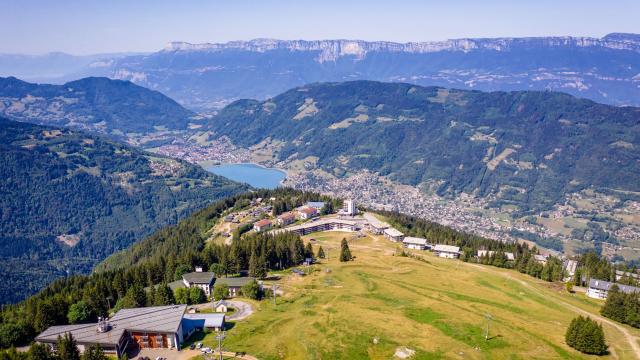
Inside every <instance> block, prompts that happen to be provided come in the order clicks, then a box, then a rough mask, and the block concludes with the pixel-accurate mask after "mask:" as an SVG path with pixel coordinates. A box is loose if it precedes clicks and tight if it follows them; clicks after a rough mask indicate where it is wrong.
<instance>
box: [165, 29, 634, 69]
mask: <svg viewBox="0 0 640 360" xmlns="http://www.w3.org/2000/svg"><path fill="white" fill-rule="evenodd" d="M545 47H546V48H552V47H600V48H609V49H616V50H629V51H634V52H640V36H638V35H635V34H621V33H614V34H609V35H607V36H605V37H603V38H599V39H598V38H590V37H570V36H565V37H531V38H495V39H452V40H445V41H430V42H409V43H395V42H387V41H372V42H370V41H362V40H313V41H306V40H275V39H254V40H250V41H230V42H227V43H204V44H190V43H187V42H171V43H169V44H167V45H166V46H165V48H164V49H163V51H165V52H175V51H222V50H230V49H235V50H244V51H250V52H267V51H272V50H290V51H313V52H319V54H318V56H317V57H316V61H318V62H320V63H322V62H325V61H335V60H337V59H338V58H339V57H342V56H356V57H357V58H361V59H362V58H364V57H365V56H366V54H367V53H370V52H394V53H410V54H424V53H433V52H439V51H462V52H469V51H474V50H494V51H508V50H510V49H513V48H545Z"/></svg>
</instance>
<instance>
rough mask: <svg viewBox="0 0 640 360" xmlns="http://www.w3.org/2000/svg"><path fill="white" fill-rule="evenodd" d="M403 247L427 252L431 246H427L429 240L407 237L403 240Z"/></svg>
mask: <svg viewBox="0 0 640 360" xmlns="http://www.w3.org/2000/svg"><path fill="white" fill-rule="evenodd" d="M402 246H403V247H405V248H407V249H415V250H426V249H428V248H429V247H430V246H429V244H427V239H423V238H418V237H411V236H407V237H405V238H404V240H402Z"/></svg>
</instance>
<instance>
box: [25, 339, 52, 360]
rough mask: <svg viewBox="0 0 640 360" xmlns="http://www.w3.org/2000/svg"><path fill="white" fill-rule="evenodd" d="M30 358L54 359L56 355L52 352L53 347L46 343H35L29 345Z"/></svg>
mask: <svg viewBox="0 0 640 360" xmlns="http://www.w3.org/2000/svg"><path fill="white" fill-rule="evenodd" d="M27 359H29V360H54V359H55V356H54V355H53V353H52V352H51V347H50V346H49V345H46V344H40V343H33V344H32V345H31V347H29V352H28V354H27Z"/></svg>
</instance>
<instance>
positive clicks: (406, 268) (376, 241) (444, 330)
mask: <svg viewBox="0 0 640 360" xmlns="http://www.w3.org/2000/svg"><path fill="white" fill-rule="evenodd" d="M351 236H352V234H350V233H339V232H329V233H316V234H311V235H310V236H306V237H305V241H308V240H309V239H310V238H314V239H315V240H316V241H314V242H313V244H314V249H315V250H317V247H318V245H322V246H323V248H324V249H325V251H327V250H329V255H330V259H329V260H325V261H324V262H323V263H322V264H319V265H316V266H314V267H313V268H314V270H315V271H314V272H313V273H312V274H311V275H309V276H306V277H302V278H301V277H297V276H295V275H291V274H288V273H283V274H282V275H283V277H282V279H281V280H280V281H279V282H278V283H279V284H281V285H282V288H283V290H284V291H285V295H284V297H282V298H278V304H277V306H275V307H274V306H273V303H272V301H263V302H261V303H260V304H259V305H258V306H257V309H256V312H255V313H254V315H252V316H251V317H250V318H248V319H246V320H244V321H240V322H237V323H235V324H232V328H231V329H230V330H229V331H228V332H227V338H226V340H225V342H224V348H225V349H228V350H232V351H246V352H247V353H248V354H252V355H254V356H257V357H258V358H260V359H368V358H372V359H390V358H393V356H394V353H395V352H396V350H397V349H398V348H402V347H405V346H406V347H408V348H410V349H412V350H415V351H416V353H415V355H414V357H413V358H414V359H441V358H442V359H556V358H560V359H580V358H589V357H587V356H584V355H582V354H580V353H578V352H576V351H574V350H572V349H571V348H569V347H568V346H566V345H565V344H564V332H565V330H566V328H567V325H568V324H569V322H570V321H571V319H572V318H573V317H575V316H577V315H578V314H579V312H580V311H586V312H589V313H592V314H593V315H594V316H597V313H598V310H599V307H600V303H599V302H597V301H595V300H591V299H587V298H586V297H585V295H584V294H583V293H576V294H573V295H570V294H567V293H566V292H565V291H564V290H563V288H562V286H560V285H557V284H549V283H546V282H542V281H539V280H536V279H533V278H531V277H528V276H526V275H522V274H519V273H517V272H515V271H511V270H504V269H498V268H494V267H489V266H481V265H475V264H468V263H463V262H461V261H455V260H445V259H440V258H436V257H434V256H433V255H431V254H430V253H425V254H424V259H423V260H417V259H414V258H410V257H401V256H398V255H394V253H395V252H396V246H395V244H392V243H390V242H388V241H387V240H385V239H383V238H381V237H372V236H368V237H366V238H362V239H357V240H352V241H350V247H351V251H352V253H353V254H354V255H355V256H356V259H355V260H354V261H352V262H349V263H340V262H338V261H337V258H338V251H339V250H338V249H339V241H340V239H342V238H343V237H346V238H347V239H350V238H351ZM486 314H490V315H491V317H492V321H491V324H490V331H489V340H488V341H485V339H484V331H485V327H486V324H487V320H486ZM604 327H605V333H606V337H607V341H608V343H609V344H610V352H611V353H610V355H609V356H608V357H606V358H614V359H615V358H617V359H635V358H638V355H637V354H635V355H634V353H633V350H632V349H631V345H630V344H629V338H630V337H631V338H632V339H633V341H636V342H637V341H638V336H639V335H640V331H638V330H636V329H631V328H628V327H624V328H623V329H626V332H627V336H625V335H624V334H623V333H622V332H621V330H619V329H618V328H617V327H614V326H613V325H610V324H604ZM634 337H635V338H634ZM214 341H215V340H214V339H213V335H212V334H209V335H207V337H206V338H205V340H204V342H205V343H206V344H207V345H209V346H212V347H213V345H214ZM594 358H595V357H594Z"/></svg>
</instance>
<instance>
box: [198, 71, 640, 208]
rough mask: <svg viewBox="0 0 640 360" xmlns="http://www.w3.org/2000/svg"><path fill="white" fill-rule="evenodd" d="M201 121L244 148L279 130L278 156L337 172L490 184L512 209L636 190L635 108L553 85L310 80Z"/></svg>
mask: <svg viewBox="0 0 640 360" xmlns="http://www.w3.org/2000/svg"><path fill="white" fill-rule="evenodd" d="M304 114H306V115H307V116H302V115H304ZM211 128H212V130H214V131H215V132H216V134H217V135H219V136H222V135H225V136H229V137H230V138H231V140H232V141H233V142H234V143H236V144H239V145H241V146H245V147H248V146H251V145H254V144H256V143H259V142H261V141H263V140H265V139H271V140H273V141H282V142H284V145H283V146H282V147H281V148H280V149H279V152H278V153H277V156H278V159H280V160H284V159H287V158H289V157H290V156H292V155H294V158H297V159H304V158H306V157H308V156H315V157H317V158H318V164H317V165H318V166H319V167H321V168H323V169H325V170H327V171H329V172H331V173H333V174H336V175H338V176H342V175H345V174H347V175H348V174H349V173H350V172H353V171H356V170H360V169H369V170H371V171H375V172H379V173H380V174H382V175H389V176H390V177H391V178H393V179H395V180H397V181H399V182H401V183H405V184H411V185H419V184H426V186H427V190H428V191H435V192H436V193H438V194H440V195H456V194H458V193H460V192H467V193H474V194H477V195H479V196H489V195H495V196H496V197H495V199H494V200H493V205H496V206H498V205H509V204H512V205H517V206H518V208H519V213H520V214H527V213H536V212H537V211H538V210H540V209H545V208H549V207H550V206H552V205H553V204H555V203H558V202H563V200H564V195H565V194H567V193H572V192H576V191H580V190H582V189H585V188H589V187H595V188H597V189H600V190H603V191H607V189H622V190H630V191H640V182H638V181H630V180H629V179H637V178H638V176H639V175H640V167H639V166H638V159H640V147H638V146H634V144H638V143H640V108H633V107H614V106H607V105H602V104H597V103H594V102H592V101H589V100H584V99H578V98H575V97H572V96H570V95H567V94H563V93H557V92H537V91H513V92H490V93H487V92H479V91H466V90H453V89H443V88H437V87H421V86H416V85H410V84H402V83H380V82H372V81H354V82H344V83H320V84H311V85H306V86H303V87H300V88H295V89H292V90H290V91H287V92H285V93H283V94H281V95H278V96H276V97H274V98H272V99H268V100H265V101H256V100H240V101H237V102H235V103H232V104H231V105H229V106H227V107H225V108H224V109H223V110H221V111H220V113H219V114H218V115H217V116H216V117H215V118H214V119H213V121H212V124H211ZM500 154H503V156H504V155H507V156H504V160H503V161H501V162H500V161H499V160H500V158H499V157H498V155H500ZM491 160H495V161H494V162H491Z"/></svg>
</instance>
